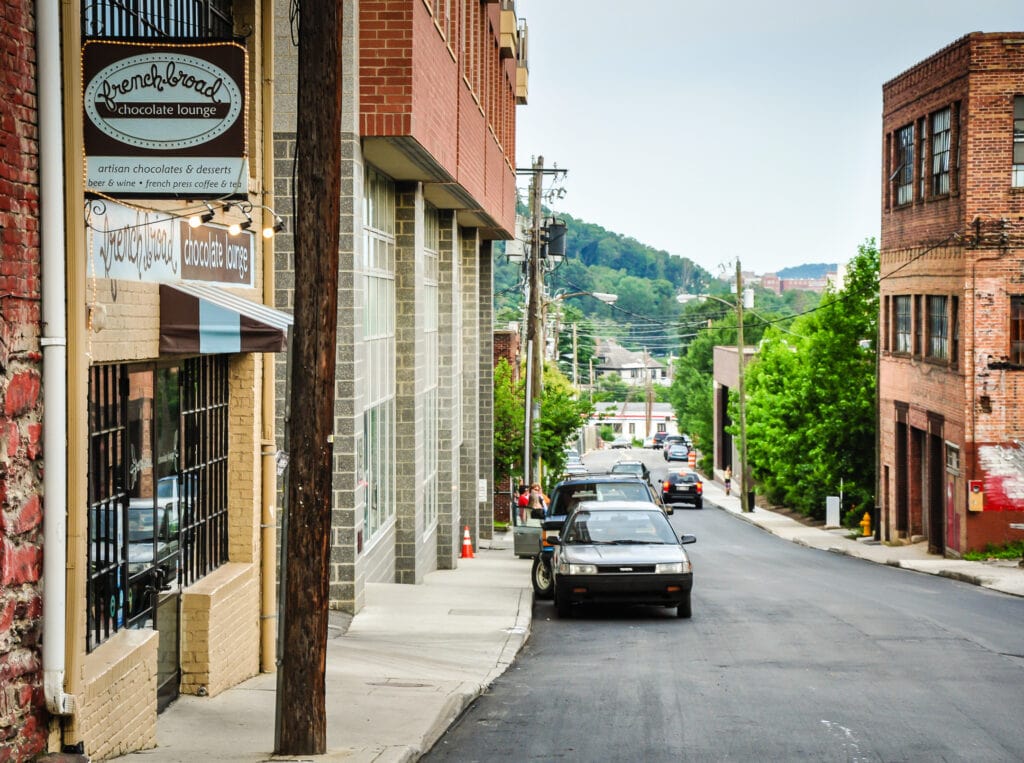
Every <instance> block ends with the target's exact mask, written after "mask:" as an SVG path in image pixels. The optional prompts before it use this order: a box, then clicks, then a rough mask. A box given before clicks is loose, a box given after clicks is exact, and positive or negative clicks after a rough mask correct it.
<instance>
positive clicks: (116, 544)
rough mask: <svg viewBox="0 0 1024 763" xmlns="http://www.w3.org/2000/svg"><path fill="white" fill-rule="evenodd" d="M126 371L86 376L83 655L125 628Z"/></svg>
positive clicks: (110, 369)
mask: <svg viewBox="0 0 1024 763" xmlns="http://www.w3.org/2000/svg"><path fill="white" fill-rule="evenodd" d="M126 381H127V375H126V373H125V367H124V366H95V367H93V368H91V369H90V370H89V517H88V533H89V551H88V555H89V556H88V559H89V568H88V569H89V571H88V577H87V580H86V609H87V621H88V630H87V633H86V649H88V650H90V651H91V650H92V649H93V648H95V647H96V645H98V644H100V643H102V642H103V641H105V640H106V639H108V638H109V637H110V636H111V634H113V633H114V632H116V631H117V630H119V629H120V628H122V627H124V624H125V622H124V601H123V591H124V590H125V589H126V587H127V584H128V580H127V575H128V558H127V546H126V545H125V544H124V543H123V542H121V541H122V539H123V538H125V537H126V535H127V528H126V527H125V521H126V517H125V512H124V506H125V505H126V504H127V496H128V494H127V492H126V488H125V474H124V470H125V463H124V450H125V441H126V437H127V425H126V416H125V409H124V406H123V405H122V400H123V398H124V394H123V391H124V387H125V386H126Z"/></svg>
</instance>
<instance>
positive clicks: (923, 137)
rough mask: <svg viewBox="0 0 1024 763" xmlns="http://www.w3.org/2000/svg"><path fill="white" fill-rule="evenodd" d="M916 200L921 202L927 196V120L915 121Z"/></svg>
mask: <svg viewBox="0 0 1024 763" xmlns="http://www.w3.org/2000/svg"><path fill="white" fill-rule="evenodd" d="M917 135H918V138H917V144H918V149H917V162H918V165H919V169H918V173H917V199H918V201H923V200H924V198H925V197H926V196H927V195H928V174H929V173H928V120H927V119H919V120H917Z"/></svg>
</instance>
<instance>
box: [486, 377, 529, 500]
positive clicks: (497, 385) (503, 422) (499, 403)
mask: <svg viewBox="0 0 1024 763" xmlns="http://www.w3.org/2000/svg"><path fill="white" fill-rule="evenodd" d="M512 372H513V367H512V365H511V364H509V362H508V361H507V360H506V359H505V358H502V359H501V360H499V361H498V364H497V365H496V366H495V367H494V479H495V482H496V483H497V482H501V481H502V479H503V478H504V477H521V476H522V474H523V468H522V462H523V426H524V425H525V423H526V409H525V405H526V401H525V396H524V395H525V390H524V387H525V385H524V382H523V380H522V379H520V380H519V381H516V380H515V379H514V377H513V373H512Z"/></svg>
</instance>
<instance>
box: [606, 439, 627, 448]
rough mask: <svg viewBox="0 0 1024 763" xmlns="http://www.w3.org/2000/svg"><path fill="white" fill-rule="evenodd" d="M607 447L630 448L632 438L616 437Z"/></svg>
mask: <svg viewBox="0 0 1024 763" xmlns="http://www.w3.org/2000/svg"><path fill="white" fill-rule="evenodd" d="M608 447H610V448H632V447H633V438H632V437H616V438H615V439H614V440H612V444H611V445H609V446H608Z"/></svg>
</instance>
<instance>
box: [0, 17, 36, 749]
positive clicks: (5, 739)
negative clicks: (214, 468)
mask: <svg viewBox="0 0 1024 763" xmlns="http://www.w3.org/2000/svg"><path fill="white" fill-rule="evenodd" d="M33 30H34V22H33V3H31V2H28V0H14V2H11V3H8V4H7V5H6V6H5V12H4V15H3V18H2V19H0V59H2V60H3V61H4V69H5V74H4V77H3V78H2V79H0V99H2V100H3V102H4V104H5V109H4V114H5V116H4V118H3V119H2V120H0V163H2V165H3V167H2V171H0V241H2V244H0V246H2V251H0V403H2V406H3V408H2V411H0V686H2V688H0V760H27V759H28V758H30V757H32V756H33V755H35V754H36V753H38V752H41V751H43V750H44V749H45V745H46V731H47V726H46V722H47V715H46V713H45V711H44V709H43V707H44V705H43V702H42V701H41V695H42V662H41V653H40V636H41V627H42V626H41V619H40V617H41V612H42V603H41V599H40V578H41V573H42V553H43V548H42V546H43V542H42V541H43V538H42V534H43V533H42V510H43V505H42V500H41V498H40V494H41V492H42V490H41V486H40V469H41V468H42V461H41V457H42V451H41V447H40V432H41V424H40V422H41V420H42V406H41V405H40V394H39V393H40V358H39V299H40V288H39V287H40V281H39V183H38V176H37V168H38V156H39V148H38V143H37V126H38V123H37V111H36V104H35V93H36V82H35V77H36V73H35V34H34V31H33Z"/></svg>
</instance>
